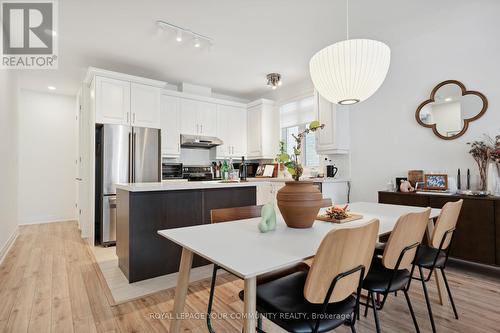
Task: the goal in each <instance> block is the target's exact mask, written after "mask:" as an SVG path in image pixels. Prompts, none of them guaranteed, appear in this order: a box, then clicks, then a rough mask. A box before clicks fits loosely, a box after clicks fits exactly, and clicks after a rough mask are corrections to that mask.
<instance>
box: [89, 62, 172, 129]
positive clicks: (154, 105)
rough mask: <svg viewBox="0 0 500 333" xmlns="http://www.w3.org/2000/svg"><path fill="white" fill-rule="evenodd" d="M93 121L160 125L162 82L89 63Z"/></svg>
mask: <svg viewBox="0 0 500 333" xmlns="http://www.w3.org/2000/svg"><path fill="white" fill-rule="evenodd" d="M84 82H85V83H86V84H88V85H89V86H90V87H91V92H90V93H91V95H92V97H93V99H94V101H95V102H94V103H95V105H94V106H93V107H94V108H95V122H96V123H98V124H117V125H129V126H138V127H149V128H160V97H161V88H162V87H164V86H165V84H166V83H165V82H163V81H156V80H150V79H146V78H141V77H137V76H132V75H128V74H122V73H116V72H111V71H107V70H104V69H99V68H94V67H90V68H89V70H88V72H87V76H86V78H85V81H84Z"/></svg>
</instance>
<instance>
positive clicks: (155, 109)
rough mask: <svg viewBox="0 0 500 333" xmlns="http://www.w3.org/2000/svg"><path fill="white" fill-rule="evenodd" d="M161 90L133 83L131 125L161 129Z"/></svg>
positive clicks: (131, 90) (131, 89) (131, 87)
mask: <svg viewBox="0 0 500 333" xmlns="http://www.w3.org/2000/svg"><path fill="white" fill-rule="evenodd" d="M160 99H161V89H160V88H158V87H152V86H147V85H144V84H138V83H131V86H130V112H131V113H130V114H131V125H132V126H137V127H149V128H160V126H161V125H160V104H161V103H160Z"/></svg>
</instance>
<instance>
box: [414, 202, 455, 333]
mask: <svg viewBox="0 0 500 333" xmlns="http://www.w3.org/2000/svg"><path fill="white" fill-rule="evenodd" d="M462 204H463V200H462V199H460V200H458V201H456V202H448V203H446V204H445V205H444V206H443V208H442V209H441V214H439V217H438V220H437V222H436V225H435V226H434V231H433V233H432V237H431V239H430V244H429V245H428V246H427V245H422V246H421V247H420V249H419V251H418V255H417V256H416V258H415V265H416V266H417V267H418V271H419V277H413V279H415V280H419V281H421V282H422V288H423V290H424V295H425V302H426V304H427V310H428V312H429V318H430V321H431V326H432V332H434V333H435V332H436V325H435V323H434V316H433V314H432V308H431V302H430V300H429V293H428V291H427V286H426V283H427V282H429V280H430V279H431V277H432V273H433V272H434V270H436V269H438V270H439V271H440V272H441V275H442V276H443V280H444V283H445V286H446V291H447V292H448V296H449V298H450V303H451V307H452V308H453V313H454V314H455V318H456V319H458V313H457V309H456V307H455V302H454V301H453V297H452V295H451V291H450V286H449V284H448V279H447V278H446V274H445V273H444V270H445V268H446V263H447V262H448V256H449V253H450V248H451V243H452V241H453V235H454V233H455V228H456V225H457V221H458V216H459V215H460V210H461V209H462ZM424 269H428V270H429V273H428V275H427V277H424V272H423V270H424ZM436 278H437V275H436Z"/></svg>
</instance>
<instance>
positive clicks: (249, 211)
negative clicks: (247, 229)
mask: <svg viewBox="0 0 500 333" xmlns="http://www.w3.org/2000/svg"><path fill="white" fill-rule="evenodd" d="M261 211H262V205H259V206H245V207H234V208H219V209H212V210H211V211H210V218H211V220H212V223H220V222H228V221H234V220H245V219H251V218H254V217H260V216H261Z"/></svg>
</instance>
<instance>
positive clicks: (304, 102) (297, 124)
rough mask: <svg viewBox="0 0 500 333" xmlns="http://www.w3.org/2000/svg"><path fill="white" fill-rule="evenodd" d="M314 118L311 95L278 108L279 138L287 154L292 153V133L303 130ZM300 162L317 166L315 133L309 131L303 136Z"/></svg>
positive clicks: (293, 141)
mask: <svg viewBox="0 0 500 333" xmlns="http://www.w3.org/2000/svg"><path fill="white" fill-rule="evenodd" d="M315 118H316V117H315V114H314V100H313V97H312V96H308V97H305V98H302V99H299V100H297V101H293V102H290V103H287V104H284V105H283V106H282V107H281V108H280V124H281V140H283V141H284V142H285V148H286V151H287V153H288V154H293V147H294V146H295V139H294V138H293V136H292V134H293V135H298V133H300V132H302V131H304V130H305V129H306V128H307V127H308V126H309V123H310V122H311V121H313V120H315ZM300 163H302V165H304V166H308V167H315V166H319V156H318V154H317V153H316V134H315V133H309V134H307V135H306V137H305V138H304V141H303V142H302V153H301V155H300Z"/></svg>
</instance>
